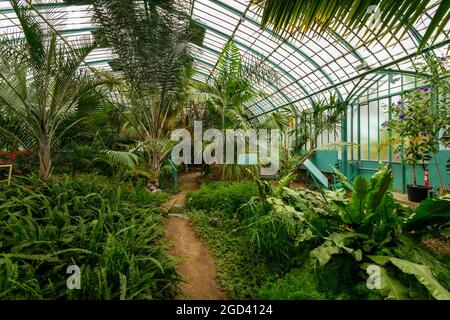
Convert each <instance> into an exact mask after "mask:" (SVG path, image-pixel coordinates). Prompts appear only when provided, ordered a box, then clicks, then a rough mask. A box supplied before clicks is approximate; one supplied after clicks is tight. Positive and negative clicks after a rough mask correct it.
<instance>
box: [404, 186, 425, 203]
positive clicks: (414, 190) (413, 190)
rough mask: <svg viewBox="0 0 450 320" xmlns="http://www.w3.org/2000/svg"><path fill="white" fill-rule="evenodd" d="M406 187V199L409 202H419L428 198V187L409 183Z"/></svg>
mask: <svg viewBox="0 0 450 320" xmlns="http://www.w3.org/2000/svg"><path fill="white" fill-rule="evenodd" d="M406 188H407V190H408V200H409V201H411V202H421V201H423V200H425V199H426V198H428V187H424V186H413V185H411V184H409V185H407V186H406Z"/></svg>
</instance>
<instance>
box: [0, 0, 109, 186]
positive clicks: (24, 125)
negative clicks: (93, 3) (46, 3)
mask: <svg viewBox="0 0 450 320" xmlns="http://www.w3.org/2000/svg"><path fill="white" fill-rule="evenodd" d="M11 4H12V8H13V10H14V12H15V14H16V15H17V17H18V21H19V24H20V28H21V31H22V33H23V34H22V35H19V36H4V37H3V38H1V39H0V59H1V61H2V67H1V69H0V114H1V116H0V117H1V119H0V131H1V132H2V134H3V135H6V137H8V138H9V139H10V140H11V141H14V142H15V143H16V145H21V146H23V147H27V148H33V149H36V150H38V152H39V169H40V174H41V176H42V177H43V178H44V179H47V178H49V177H50V175H51V173H52V169H53V162H52V159H53V157H54V153H55V152H56V150H58V149H59V148H61V147H62V145H63V144H64V143H65V142H70V140H73V138H75V137H76V136H77V134H76V133H74V132H76V127H77V125H79V124H80V122H81V121H82V119H79V118H77V117H76V107H77V102H78V101H79V99H80V98H81V97H83V96H84V95H86V94H87V93H89V92H90V91H92V90H94V89H95V88H96V87H97V86H99V85H101V84H104V83H105V81H101V80H97V79H95V78H93V77H92V76H91V75H90V73H89V72H88V71H82V70H81V69H80V66H81V65H82V64H83V62H84V60H85V58H86V56H87V55H88V54H89V53H90V52H91V51H92V50H93V49H94V48H95V44H94V43H85V42H81V41H80V42H78V43H75V44H72V45H69V44H68V43H67V42H65V41H64V40H62V39H60V38H59V37H58V35H57V33H56V31H55V30H54V29H53V28H52V27H51V26H49V24H48V23H47V19H49V18H50V17H51V15H52V13H51V9H49V12H46V13H45V16H46V17H47V18H45V17H44V15H43V14H41V13H38V12H37V11H35V10H34V8H33V7H32V5H31V4H29V2H28V1H20V0H11Z"/></svg>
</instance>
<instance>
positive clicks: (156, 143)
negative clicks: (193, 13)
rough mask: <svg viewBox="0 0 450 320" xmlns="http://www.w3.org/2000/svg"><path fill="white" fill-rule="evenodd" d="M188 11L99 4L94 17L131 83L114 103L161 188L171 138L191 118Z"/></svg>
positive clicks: (156, 4)
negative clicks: (188, 110)
mask: <svg viewBox="0 0 450 320" xmlns="http://www.w3.org/2000/svg"><path fill="white" fill-rule="evenodd" d="M184 9H185V8H182V7H180V4H179V3H178V2H177V1H143V2H142V1H128V2H126V3H125V2H123V1H120V0H108V1H95V2H94V19H95V21H97V22H98V24H99V25H100V27H101V29H100V32H101V33H102V36H103V39H104V40H105V42H106V44H107V45H108V46H109V47H110V48H111V49H112V50H113V51H114V52H115V53H116V54H117V56H118V59H117V60H116V61H115V66H116V67H117V68H118V69H119V70H121V71H122V72H123V74H124V76H125V79H126V83H125V84H123V85H121V86H120V87H119V88H117V90H115V91H114V92H113V93H111V94H110V96H109V97H108V100H109V102H110V103H111V104H112V105H115V106H116V107H117V109H118V110H120V111H121V113H122V115H123V116H124V118H125V122H126V123H127V125H128V127H129V128H131V129H132V130H130V132H129V134H131V138H132V139H133V140H134V141H135V145H134V146H132V147H131V148H134V149H136V150H137V149H139V150H141V151H143V152H144V153H145V155H146V162H147V166H148V170H149V171H150V172H151V173H152V176H153V179H152V182H153V184H154V185H155V186H156V187H157V186H158V184H159V174H160V169H161V165H162V163H163V161H164V160H165V159H166V157H167V155H168V154H169V152H170V150H171V149H172V147H173V145H174V144H173V142H171V141H170V134H171V132H172V130H174V129H180V127H179V126H180V125H184V123H185V121H184V120H185V118H186V113H185V112H184V105H183V103H184V101H181V102H180V98H182V97H183V96H184V95H183V94H181V93H182V91H183V90H184V86H185V75H186V74H187V71H186V70H187V69H191V68H192V65H191V64H192V58H191V46H190V45H189V41H190V39H191V37H192V36H193V35H192V30H191V28H190V18H189V15H188V14H187V12H186V10H184ZM130 35H133V36H130ZM182 100H183V99H182ZM131 148H129V149H131ZM123 151H124V150H123Z"/></svg>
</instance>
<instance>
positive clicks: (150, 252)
mask: <svg viewBox="0 0 450 320" xmlns="http://www.w3.org/2000/svg"><path fill="white" fill-rule="evenodd" d="M166 199H167V195H165V194H163V193H149V192H147V191H145V190H142V189H139V188H134V187H133V185H131V184H127V183H122V182H119V181H112V180H110V179H108V178H106V177H101V176H96V175H76V176H75V177H69V176H61V177H54V178H52V179H51V180H47V181H43V180H40V179H39V178H35V177H31V178H24V179H23V180H22V181H20V183H19V182H17V184H15V185H13V186H10V187H4V188H2V189H0V252H1V253H0V298H1V299H167V298H173V297H174V295H175V293H176V284H177V283H178V280H179V278H178V275H177V274H176V272H175V269H174V261H173V260H172V259H170V258H168V257H167V256H166V254H165V252H164V250H165V248H166V245H165V244H164V242H163V241H162V236H163V229H162V227H161V221H162V215H161V212H160V209H159V205H160V204H161V203H163V202H164V201H165V200H166ZM71 265H77V266H79V268H80V269H81V289H80V290H68V288H67V287H66V281H67V278H68V277H69V274H67V273H66V270H67V268H68V267H69V266H71Z"/></svg>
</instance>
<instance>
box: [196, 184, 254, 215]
mask: <svg viewBox="0 0 450 320" xmlns="http://www.w3.org/2000/svg"><path fill="white" fill-rule="evenodd" d="M257 195H258V188H257V187H256V186H255V184H254V183H251V182H232V183H230V182H212V183H209V184H204V185H202V186H201V187H200V190H198V191H196V192H193V193H190V194H189V195H188V199H189V202H188V208H189V209H196V210H212V211H215V210H218V211H223V212H225V213H228V214H234V213H236V212H237V211H238V209H239V208H240V207H241V206H242V205H243V204H245V203H247V202H248V201H250V199H251V198H252V197H255V196H257Z"/></svg>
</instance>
